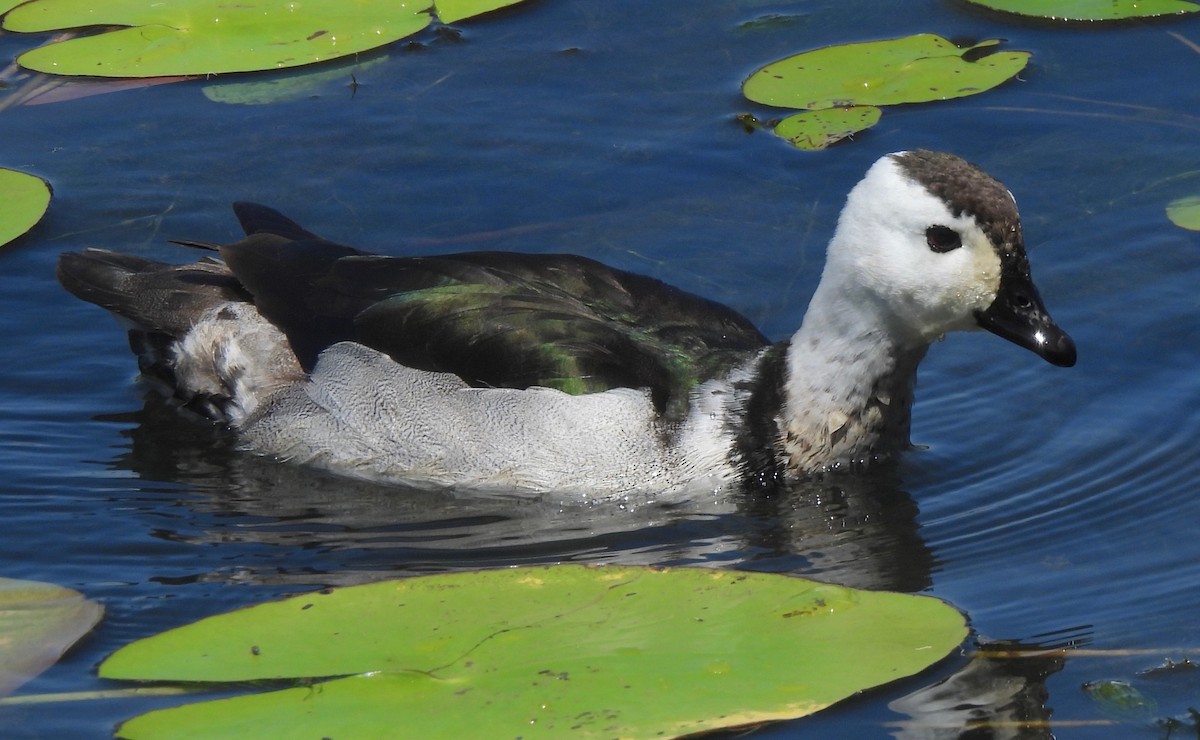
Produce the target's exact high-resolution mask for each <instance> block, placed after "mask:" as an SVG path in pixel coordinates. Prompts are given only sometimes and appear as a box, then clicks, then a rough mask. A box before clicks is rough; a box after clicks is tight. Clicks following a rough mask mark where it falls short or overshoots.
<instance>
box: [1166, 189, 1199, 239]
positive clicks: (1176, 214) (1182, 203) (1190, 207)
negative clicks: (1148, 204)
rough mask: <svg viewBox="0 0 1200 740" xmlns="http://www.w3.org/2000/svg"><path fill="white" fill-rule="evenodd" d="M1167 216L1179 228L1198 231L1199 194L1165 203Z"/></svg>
mask: <svg viewBox="0 0 1200 740" xmlns="http://www.w3.org/2000/svg"><path fill="white" fill-rule="evenodd" d="M1167 218H1169V219H1171V223H1173V224H1175V225H1176V226H1178V227H1179V228H1181V229H1190V230H1192V231H1200V195H1193V196H1191V197H1189V198H1180V199H1178V200H1173V201H1171V202H1170V203H1169V204H1168V205H1167Z"/></svg>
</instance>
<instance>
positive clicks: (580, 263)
mask: <svg viewBox="0 0 1200 740" xmlns="http://www.w3.org/2000/svg"><path fill="white" fill-rule="evenodd" d="M236 210H237V215H238V218H239V220H241V222H242V224H243V227H244V228H245V229H246V230H247V232H248V236H247V238H246V239H244V240H242V241H241V242H238V243H236V244H232V245H228V246H225V247H222V248H221V255H222V257H223V258H224V259H225V261H226V263H227V264H228V265H229V267H230V269H231V270H232V271H233V273H234V275H236V276H237V278H238V279H239V280H240V281H241V282H242V284H243V285H244V286H245V288H246V290H248V291H249V292H250V294H252V295H253V297H254V302H255V304H256V306H257V307H258V308H259V310H260V311H261V312H262V313H263V315H264V316H266V317H267V319H269V320H270V321H272V322H273V323H275V324H276V325H278V326H279V327H280V328H281V329H282V330H283V331H284V333H285V334H287V336H288V339H289V341H290V342H291V344H292V347H293V349H294V350H295V352H296V355H297V357H298V358H299V359H300V361H301V364H303V365H304V366H305V367H306V368H311V367H312V365H313V364H314V363H315V361H316V357H317V354H318V353H319V352H320V351H321V350H322V349H324V348H325V347H327V346H329V345H330V344H332V343H334V342H337V341H341V340H346V339H351V340H354V341H358V342H360V343H362V344H365V345H367V346H370V347H373V348H375V349H378V350H379V351H381V352H385V353H387V354H388V355H390V356H391V357H393V358H394V359H395V360H396V361H397V362H401V363H403V364H406V365H410V366H413V367H417V368H421V369H425V370H434V371H439V372H450V373H455V374H457V375H459V376H460V377H462V378H463V379H464V380H466V381H467V382H469V383H471V384H473V385H477V386H495V387H509V388H527V387H530V386H534V385H540V386H548V387H554V388H559V389H560V390H564V391H567V392H570V393H587V392H595V391H602V390H607V389H609V388H615V387H643V388H649V389H650V390H651V392H652V394H653V397H654V399H655V401H656V403H657V404H658V405H659V406H660V408H662V409H663V410H667V411H673V412H680V411H682V409H684V408H686V405H687V392H688V391H689V390H690V388H691V387H692V386H693V385H694V384H695V383H697V382H699V381H701V380H704V379H705V378H707V377H712V376H713V375H716V374H718V373H719V372H721V371H722V370H725V369H728V367H729V366H730V365H731V364H732V363H733V362H736V361H737V360H738V359H741V358H743V357H744V356H745V354H746V353H747V352H748V351H753V350H757V349H759V348H761V347H763V346H764V345H765V344H767V339H766V337H764V336H763V335H762V334H761V333H760V332H759V331H758V329H756V328H755V327H754V325H753V324H752V323H751V322H750V321H749V320H748V319H746V318H745V317H743V316H741V315H740V314H738V313H737V312H735V311H733V310H732V309H730V308H728V307H726V306H722V305H721V304H718V303H715V302H713V301H709V300H707V299H704V298H701V297H699V296H696V295H693V294H690V293H687V292H685V291H682V290H679V289H678V288H674V287H672V286H670V285H667V284H665V283H663V282H661V281H658V280H655V279H653V278H649V277H646V276H643V275H637V274H635V273H630V272H625V271H622V270H616V269H613V268H610V267H607V266H606V265H603V264H601V263H599V262H596V261H594V260H590V259H587V258H585V257H579V256H574V255H563V254H559V255H530V254H516V253H504V252H468V253H462V254H452V255H444V256H437V257H382V256H376V255H369V254H366V253H364V252H361V251H359V250H356V249H353V248H351V247H345V246H342V245H339V244H335V243H333V242H330V241H327V240H324V239H321V238H319V237H316V236H315V235H313V234H311V233H310V232H308V231H306V230H304V229H303V228H301V227H300V226H298V225H297V224H295V223H294V222H292V221H291V220H289V219H287V218H286V217H284V216H282V215H280V214H278V213H276V212H275V211H273V210H271V209H269V208H266V207H265V206H258V205H254V204H245V203H240V204H238V205H237V206H236Z"/></svg>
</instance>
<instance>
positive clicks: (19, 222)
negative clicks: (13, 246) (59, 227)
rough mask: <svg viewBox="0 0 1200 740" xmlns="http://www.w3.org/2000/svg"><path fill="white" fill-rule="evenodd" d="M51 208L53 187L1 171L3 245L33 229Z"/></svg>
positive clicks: (44, 182) (40, 181)
mask: <svg viewBox="0 0 1200 740" xmlns="http://www.w3.org/2000/svg"><path fill="white" fill-rule="evenodd" d="M49 205H50V186H49V185H47V184H46V181H45V180H43V179H42V178H40V177H34V176H33V175H29V174H26V173H24V172H17V171H16V170H5V169H0V245H2V244H7V243H9V242H10V241H12V240H13V239H16V238H17V237H18V236H20V235H21V234H24V233H25V232H26V231H29V230H30V229H32V228H33V226H34V224H36V223H37V222H38V221H40V220H41V219H42V216H43V215H44V214H45V213H46V208H47V207H49Z"/></svg>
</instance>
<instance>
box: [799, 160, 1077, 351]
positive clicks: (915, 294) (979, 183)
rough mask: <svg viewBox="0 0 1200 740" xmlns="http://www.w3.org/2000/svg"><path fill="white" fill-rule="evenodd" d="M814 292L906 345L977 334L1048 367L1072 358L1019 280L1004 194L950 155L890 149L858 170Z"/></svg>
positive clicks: (1017, 236) (1023, 270)
mask: <svg viewBox="0 0 1200 740" xmlns="http://www.w3.org/2000/svg"><path fill="white" fill-rule="evenodd" d="M822 288H824V289H827V290H829V289H832V290H838V291H839V292H841V293H842V295H841V298H842V299H843V300H848V301H852V302H854V303H855V304H856V305H857V306H859V307H860V308H862V309H865V310H869V311H870V312H871V313H872V314H873V315H875V316H877V317H880V320H882V321H885V322H886V323H887V326H888V329H889V331H890V332H891V333H892V334H893V336H895V337H896V339H897V340H899V341H902V342H904V343H906V344H909V345H912V346H916V345H924V344H928V343H929V342H930V341H932V340H934V339H936V338H937V337H939V336H941V335H942V334H945V333H946V332H950V331H960V330H970V329H978V328H984V329H987V330H989V331H992V332H994V333H996V334H998V335H1000V336H1002V337H1004V338H1006V339H1009V340H1010V341H1013V342H1015V343H1017V344H1019V345H1021V346H1023V347H1026V348H1027V349H1030V350H1033V351H1034V352H1037V353H1038V354H1039V355H1041V356H1042V357H1043V358H1045V359H1046V360H1047V361H1049V362H1051V363H1054V364H1057V365H1071V364H1074V361H1075V347H1074V344H1073V343H1072V342H1071V339H1070V337H1068V336H1067V335H1066V334H1065V333H1064V332H1063V331H1062V330H1061V329H1059V328H1058V326H1057V325H1056V324H1055V323H1054V321H1053V320H1052V319H1051V318H1050V316H1049V314H1048V313H1046V310H1045V308H1044V307H1043V305H1042V302H1041V299H1040V297H1039V296H1038V294H1037V290H1036V288H1034V286H1033V282H1032V281H1031V279H1030V277H1029V262H1028V259H1027V258H1026V256H1025V247H1024V240H1023V237H1022V234H1021V222H1020V217H1019V215H1018V213H1017V207H1016V201H1015V200H1014V199H1013V196H1012V194H1011V193H1010V192H1009V191H1008V190H1007V189H1006V188H1005V187H1004V186H1003V185H1001V184H1000V183H999V182H997V181H996V180H995V179H993V178H992V177H990V176H989V175H987V174H986V173H985V172H983V171H982V170H980V169H979V168H978V167H975V166H974V165H971V164H969V163H967V162H965V161H964V160H962V159H959V158H958V157H955V156H953V155H950V154H943V153H939V152H928V151H921V150H917V151H911V152H898V153H896V154H890V155H887V156H884V157H882V158H880V159H879V160H878V161H877V162H876V163H875V164H874V165H873V166H872V167H871V168H870V169H869V170H868V171H867V174H866V175H865V176H864V177H863V179H862V181H860V182H859V183H858V185H856V186H855V187H854V189H853V190H852V191H851V192H850V195H849V197H848V198H847V200H846V206H845V208H844V209H843V210H842V215H841V218H840V219H839V221H838V227H837V233H836V234H835V235H834V238H833V240H832V242H830V245H829V254H828V256H827V259H826V265H825V273H824V275H823V277H822Z"/></svg>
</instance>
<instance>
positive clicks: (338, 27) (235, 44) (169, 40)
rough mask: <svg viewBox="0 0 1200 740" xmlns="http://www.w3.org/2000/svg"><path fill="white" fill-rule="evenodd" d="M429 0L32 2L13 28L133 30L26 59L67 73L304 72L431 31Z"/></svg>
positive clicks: (8, 19) (42, 50)
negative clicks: (303, 68)
mask: <svg viewBox="0 0 1200 740" xmlns="http://www.w3.org/2000/svg"><path fill="white" fill-rule="evenodd" d="M429 7H430V0H407V2H406V1H405V0H346V1H345V2H320V3H296V2H284V1H283V0H240V1H239V2H236V3H230V2H226V0H172V2H149V1H148V0H106V1H105V2H103V3H97V2H94V1H93V0H33V2H29V3H26V4H25V5H21V6H19V7H17V8H15V9H14V10H13V11H12V12H10V13H9V14H8V15H6V16H5V17H4V28H5V29H7V30H9V31H24V32H36V31H49V30H56V29H65V28H79V27H84V26H95V25H102V26H125V28H119V29H116V30H111V31H108V32H105V33H100V34H96V35H92V36H83V37H75V38H71V39H68V40H66V41H61V42H59V43H54V44H47V45H45V46H41V47H39V48H37V49H33V50H32V51H28V52H26V53H24V54H22V55H21V56H20V57H18V60H17V61H18V62H19V63H20V64H21V65H22V66H24V67H27V68H29V69H34V70H37V71H39V72H48V73H52V74H60V75H92V76H99V77H159V76H170V75H207V74H215V73H220V72H249V71H254V70H263V69H280V68H284V67H296V66H300V65H304V64H312V63H314V62H320V61H326V60H329V59H336V58H338V57H343V56H346V55H348V54H357V53H360V52H364V51H368V50H370V49H374V48H377V47H380V46H383V45H384V44H388V43H391V42H393V41H395V40H397V39H401V38H404V37H405V36H409V35H411V34H414V33H416V32H417V31H420V30H421V29H423V28H425V27H426V26H427V25H428V24H429V22H430V21H431V17H430V15H429V13H428V12H426V11H428V9H429Z"/></svg>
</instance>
